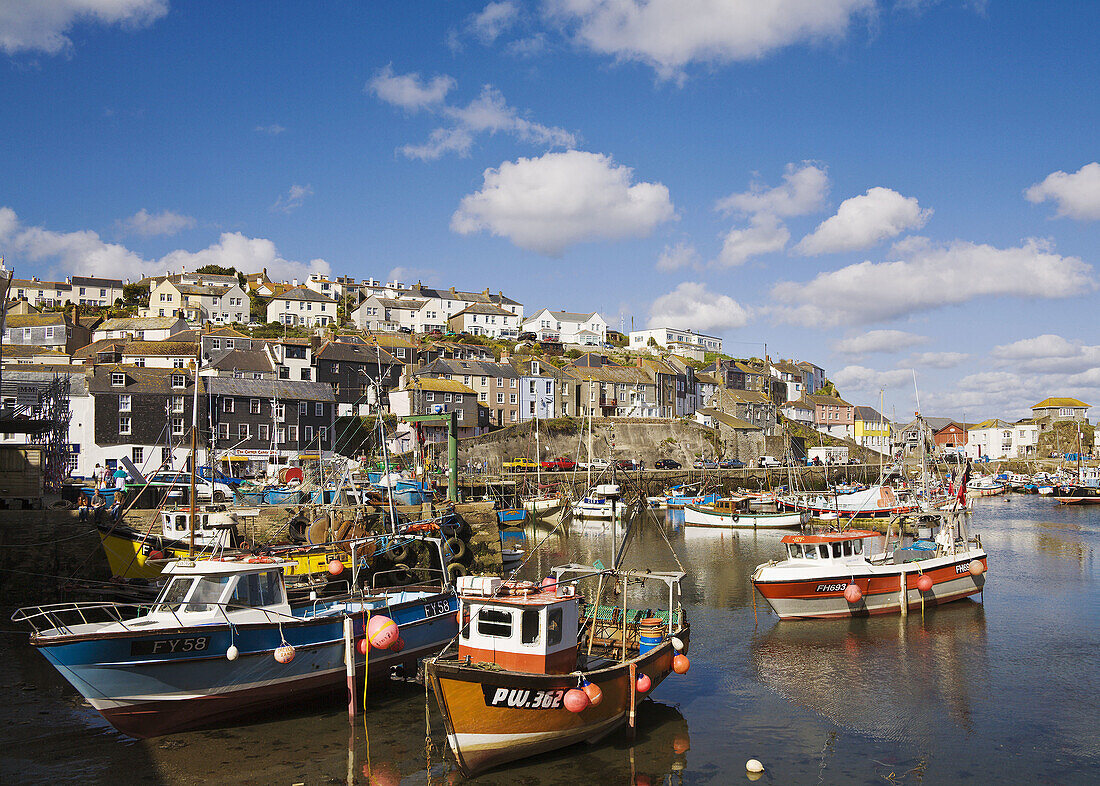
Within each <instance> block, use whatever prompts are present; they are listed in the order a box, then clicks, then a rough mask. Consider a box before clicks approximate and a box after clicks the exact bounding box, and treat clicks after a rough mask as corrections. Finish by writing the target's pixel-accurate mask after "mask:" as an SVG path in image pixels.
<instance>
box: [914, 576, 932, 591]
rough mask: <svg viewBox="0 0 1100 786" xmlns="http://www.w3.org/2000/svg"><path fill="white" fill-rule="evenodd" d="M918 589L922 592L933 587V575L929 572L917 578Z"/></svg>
mask: <svg viewBox="0 0 1100 786" xmlns="http://www.w3.org/2000/svg"><path fill="white" fill-rule="evenodd" d="M917 589H919V590H920V591H921V592H928V591H930V590H931V589H932V577H931V576H929V575H928V574H927V573H925V574H924V575H922V576H921V577H920V578H919V579H917Z"/></svg>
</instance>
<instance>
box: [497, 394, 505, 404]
mask: <svg viewBox="0 0 1100 786" xmlns="http://www.w3.org/2000/svg"><path fill="white" fill-rule="evenodd" d="M497 403H498V404H503V403H504V394H503V393H497Z"/></svg>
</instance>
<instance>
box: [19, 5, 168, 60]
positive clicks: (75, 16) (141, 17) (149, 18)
mask: <svg viewBox="0 0 1100 786" xmlns="http://www.w3.org/2000/svg"><path fill="white" fill-rule="evenodd" d="M167 13H168V0H4V2H0V50H3V51H4V52H6V53H7V54H9V55H12V54H15V53H17V52H31V51H38V52H44V53H45V54H48V55H56V54H58V53H59V52H62V51H65V50H68V49H70V48H71V47H72V45H73V42H72V40H71V39H70V38H69V37H68V35H67V33H68V32H69V31H70V30H71V29H72V28H73V26H74V25H77V24H79V23H82V22H93V23H98V24H103V25H119V26H120V27H127V28H131V29H137V28H140V27H146V26H148V25H151V24H152V23H153V22H155V21H156V20H158V19H160V18H161V17H162V16H164V15H165V14H167Z"/></svg>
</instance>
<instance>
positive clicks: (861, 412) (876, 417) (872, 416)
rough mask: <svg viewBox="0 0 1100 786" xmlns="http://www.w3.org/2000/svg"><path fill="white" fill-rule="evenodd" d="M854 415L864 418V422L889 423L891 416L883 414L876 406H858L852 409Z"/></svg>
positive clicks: (858, 418) (860, 418) (859, 418)
mask: <svg viewBox="0 0 1100 786" xmlns="http://www.w3.org/2000/svg"><path fill="white" fill-rule="evenodd" d="M852 417H854V418H855V419H856V420H862V421H863V422H864V423H888V422H889V421H890V418H888V417H886V416H885V415H883V414H881V413H880V412H879V411H878V410H876V409H875V408H874V407H856V408H855V409H854V410H853V411H852Z"/></svg>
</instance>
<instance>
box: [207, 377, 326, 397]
mask: <svg viewBox="0 0 1100 786" xmlns="http://www.w3.org/2000/svg"><path fill="white" fill-rule="evenodd" d="M204 379H205V380H206V385H207V387H208V388H209V390H210V393H211V394H213V395H215V396H248V397H250V398H271V396H273V395H274V396H275V398H278V399H305V400H307V401H335V400H336V396H335V395H334V394H333V392H332V385H329V384H327V383H325V382H304V381H303V382H300V381H298V380H292V379H242V378H237V377H204Z"/></svg>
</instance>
